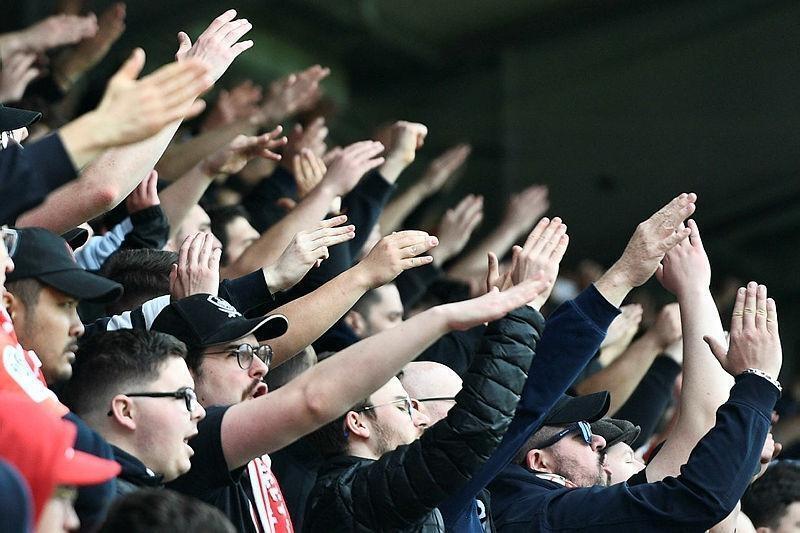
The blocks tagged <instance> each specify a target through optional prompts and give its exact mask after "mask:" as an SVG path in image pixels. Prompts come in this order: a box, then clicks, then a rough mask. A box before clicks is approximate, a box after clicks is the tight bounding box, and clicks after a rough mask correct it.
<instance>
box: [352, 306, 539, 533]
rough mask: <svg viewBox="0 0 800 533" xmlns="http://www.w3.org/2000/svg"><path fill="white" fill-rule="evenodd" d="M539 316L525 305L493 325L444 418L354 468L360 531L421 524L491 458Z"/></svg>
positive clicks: (354, 504)
mask: <svg viewBox="0 0 800 533" xmlns="http://www.w3.org/2000/svg"><path fill="white" fill-rule="evenodd" d="M537 315H538V313H537V312H536V311H534V310H532V309H530V308H528V307H523V308H520V309H517V310H516V311H514V312H512V313H510V314H509V315H508V316H507V317H506V318H503V319H501V320H498V321H496V322H493V323H491V324H489V326H487V328H486V331H485V332H484V335H483V339H482V341H481V343H480V346H479V350H478V355H476V357H475V360H474V362H473V363H472V365H471V366H470V368H469V370H468V371H467V373H466V374H465V375H464V377H463V379H464V385H463V388H462V389H461V392H459V393H458V395H457V396H456V404H455V406H454V407H453V408H452V409H451V410H450V412H449V413H448V415H447V418H445V419H444V420H441V421H440V422H438V423H436V424H434V425H433V426H432V427H431V428H430V429H428V430H427V431H426V432H425V433H424V434H423V435H422V437H421V438H420V439H418V440H416V441H414V442H413V443H411V444H410V445H407V446H401V447H399V448H397V449H395V450H394V451H391V452H389V453H387V454H384V455H383V457H381V458H380V459H379V460H378V461H375V462H373V463H370V464H369V465H367V466H364V467H362V468H359V469H358V470H356V472H355V475H354V476H353V477H352V481H351V490H350V492H349V496H350V498H351V501H350V502H347V503H346V504H345V505H346V507H349V508H350V509H352V513H353V515H354V518H355V520H356V521H357V523H358V524H359V525H360V526H362V527H364V526H365V527H368V528H370V527H371V530H374V531H378V530H383V531H386V530H391V531H395V530H401V529H403V528H404V527H408V526H410V525H413V524H415V523H417V522H419V521H420V520H422V519H423V518H424V517H426V516H427V515H428V514H429V513H430V512H431V511H432V510H433V509H434V508H436V507H437V506H438V505H439V504H440V503H441V502H442V501H444V500H445V499H446V498H447V497H448V496H449V495H450V494H451V493H453V492H454V491H455V490H457V489H458V488H459V487H460V486H462V485H463V484H465V483H466V482H467V481H468V480H469V479H470V476H471V475H472V473H473V472H474V471H475V470H476V469H478V468H479V467H480V466H481V465H482V464H483V463H484V462H485V461H486V460H487V459H488V458H489V456H490V455H491V454H492V452H493V451H494V449H495V447H496V446H497V445H498V444H499V442H500V440H501V439H502V437H503V434H504V433H505V430H506V429H507V428H508V426H509V424H510V423H511V419H512V418H513V416H514V410H515V409H516V406H517V401H518V400H519V395H520V393H521V392H522V387H523V384H524V383H525V379H526V377H527V371H528V368H529V367H530V364H531V361H532V360H533V353H534V352H533V349H532V346H535V342H536V340H537V339H538V337H539V332H538V331H537V330H536V329H535V328H534V324H536V323H537Z"/></svg>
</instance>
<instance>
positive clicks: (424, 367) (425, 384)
mask: <svg viewBox="0 0 800 533" xmlns="http://www.w3.org/2000/svg"><path fill="white" fill-rule="evenodd" d="M400 382H401V383H402V384H403V387H404V388H405V389H406V390H407V391H408V395H409V396H411V397H412V398H414V399H424V398H453V397H455V395H456V394H458V393H459V391H460V390H461V378H460V377H458V374H456V373H455V372H453V371H452V370H451V369H450V367H448V366H445V365H443V364H440V363H433V362H430V361H415V362H413V363H409V364H407V365H406V366H405V368H404V369H403V374H402V376H401V377H400ZM453 405H454V402H452V401H447V400H437V401H431V402H423V403H421V404H420V405H419V409H420V411H422V412H423V413H424V414H425V415H427V416H428V418H430V419H431V424H435V423H436V422H438V421H439V420H442V419H443V418H444V417H446V416H447V412H448V411H449V410H450V408H451V407H453Z"/></svg>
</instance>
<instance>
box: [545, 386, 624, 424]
mask: <svg viewBox="0 0 800 533" xmlns="http://www.w3.org/2000/svg"><path fill="white" fill-rule="evenodd" d="M610 405H611V396H610V395H609V394H608V392H606V391H602V392H595V393H593V394H587V395H585V396H574V397H567V398H566V399H565V400H562V401H559V403H558V404H556V408H555V409H553V410H552V411H550V413H549V414H548V415H547V418H546V419H545V422H544V424H545V425H548V426H558V425H562V424H570V423H572V422H579V421H581V420H585V421H586V422H594V421H595V420H599V419H601V418H602V417H603V416H604V415H605V414H606V413H607V412H608V408H609V406H610Z"/></svg>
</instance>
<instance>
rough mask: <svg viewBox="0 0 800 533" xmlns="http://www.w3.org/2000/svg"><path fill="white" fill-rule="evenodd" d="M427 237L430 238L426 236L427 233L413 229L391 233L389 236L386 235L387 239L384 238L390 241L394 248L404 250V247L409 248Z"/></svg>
mask: <svg viewBox="0 0 800 533" xmlns="http://www.w3.org/2000/svg"><path fill="white" fill-rule="evenodd" d="M428 237H430V235H428V233H427V232H424V231H419V230H415V229H408V230H404V231H398V232H396V233H392V234H391V235H388V236H387V237H384V238H385V239H390V240H391V241H392V242H393V244H394V246H396V247H398V248H405V247H406V246H411V245H412V244H414V243H416V242H418V241H420V240H425V239H427V238H428Z"/></svg>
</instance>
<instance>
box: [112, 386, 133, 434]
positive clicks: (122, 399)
mask: <svg viewBox="0 0 800 533" xmlns="http://www.w3.org/2000/svg"><path fill="white" fill-rule="evenodd" d="M110 413H111V415H110V416H111V417H112V418H113V419H114V420H115V421H116V422H117V423H118V424H119V425H121V426H123V427H125V428H127V429H129V430H131V431H133V430H135V429H136V422H135V421H134V416H135V415H136V407H135V406H134V403H133V400H131V399H130V398H129V397H128V396H125V395H124V394H117V395H116V396H114V397H113V398H112V399H111V411H110Z"/></svg>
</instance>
